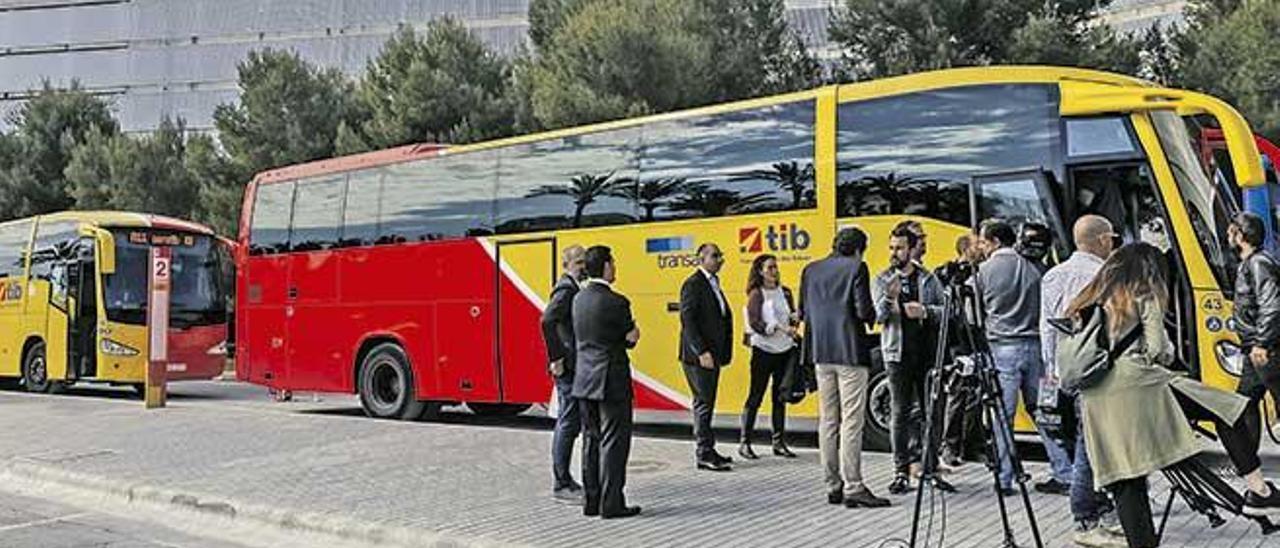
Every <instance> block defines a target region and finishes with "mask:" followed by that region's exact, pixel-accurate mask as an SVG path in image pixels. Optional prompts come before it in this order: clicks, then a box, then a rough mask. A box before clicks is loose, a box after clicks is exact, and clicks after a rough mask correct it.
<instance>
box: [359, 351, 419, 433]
mask: <svg viewBox="0 0 1280 548" xmlns="http://www.w3.org/2000/svg"><path fill="white" fill-rule="evenodd" d="M357 380H358V383H357V391H358V392H359V394H360V404H361V406H362V407H364V412H365V414H366V415H369V416H370V417H374V418H379V419H405V420H413V419H417V418H418V417H420V416H422V414H423V410H424V409H425V408H426V405H427V404H426V402H421V401H418V400H417V395H416V394H414V389H413V370H412V369H411V368H410V367H409V357H408V356H407V355H405V353H404V349H402V348H400V346H399V345H396V344H393V343H383V344H380V345H378V346H376V347H374V348H373V349H372V350H370V351H369V353H368V354H366V355H365V357H364V360H363V361H362V362H361V363H360V375H359V376H358V377H357Z"/></svg>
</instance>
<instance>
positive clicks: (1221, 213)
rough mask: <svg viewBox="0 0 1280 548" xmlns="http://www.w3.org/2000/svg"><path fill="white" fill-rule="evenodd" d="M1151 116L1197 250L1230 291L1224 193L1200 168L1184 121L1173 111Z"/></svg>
mask: <svg viewBox="0 0 1280 548" xmlns="http://www.w3.org/2000/svg"><path fill="white" fill-rule="evenodd" d="M1151 117H1152V120H1153V121H1154V122H1155V127H1156V135H1157V136H1158V137H1159V139H1160V147H1161V148H1163V149H1164V153H1165V156H1166V157H1167V158H1168V160H1169V169H1170V170H1172V171H1173V178H1174V180H1175V181H1177V183H1178V191H1179V193H1180V194H1181V195H1182V198H1183V200H1184V201H1185V202H1186V204H1185V205H1186V208H1187V216H1188V217H1190V218H1191V225H1192V229H1193V230H1194V231H1195V234H1196V239H1197V240H1198V243H1199V244H1200V249H1201V250H1202V251H1203V252H1204V256H1205V260H1206V261H1208V263H1209V268H1210V269H1211V270H1212V271H1213V275H1214V278H1215V279H1217V281H1218V287H1219V288H1220V289H1221V290H1222V291H1223V292H1225V293H1227V294H1230V293H1231V291H1232V289H1234V285H1233V278H1234V276H1233V275H1234V270H1233V268H1232V267H1233V266H1234V264H1235V260H1234V258H1233V257H1231V256H1230V255H1229V253H1228V251H1227V249H1228V246H1227V245H1226V243H1225V239H1226V235H1227V223H1228V222H1230V219H1229V218H1228V217H1229V215H1230V214H1229V213H1228V212H1229V211H1230V210H1229V209H1228V206H1227V203H1226V202H1225V201H1224V198H1223V196H1222V194H1223V193H1222V192H1219V191H1218V187H1215V186H1214V184H1213V183H1212V182H1210V181H1209V177H1208V176H1207V175H1206V174H1205V172H1204V169H1203V168H1202V167H1201V164H1200V159H1199V157H1198V155H1197V154H1196V151H1195V148H1194V147H1193V146H1192V143H1193V139H1192V137H1191V133H1190V132H1189V131H1188V130H1187V126H1186V122H1185V121H1183V119H1182V118H1181V117H1180V116H1178V115H1177V114H1176V113H1174V112H1172V111H1162V112H1154V113H1152V115H1151Z"/></svg>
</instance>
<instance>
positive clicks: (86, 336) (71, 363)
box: [67, 237, 98, 378]
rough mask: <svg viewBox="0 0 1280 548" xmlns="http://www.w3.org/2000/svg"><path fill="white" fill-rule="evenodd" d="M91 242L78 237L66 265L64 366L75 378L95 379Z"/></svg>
mask: <svg viewBox="0 0 1280 548" xmlns="http://www.w3.org/2000/svg"><path fill="white" fill-rule="evenodd" d="M97 274H98V272H97V261H96V260H95V240H94V239H93V238H87V237H86V238H81V239H80V241H79V242H78V243H77V245H76V247H75V251H74V256H73V257H71V258H70V260H69V261H68V264H67V275H68V279H67V292H68V294H69V296H70V298H69V299H68V311H69V313H70V316H71V317H70V323H69V325H68V330H67V366H68V368H69V369H70V370H72V371H74V372H75V376H76V378H92V377H96V376H98V353H97V346H98V342H97V325H98V284H97V279H98V276H97Z"/></svg>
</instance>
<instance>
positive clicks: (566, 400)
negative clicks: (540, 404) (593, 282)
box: [542, 245, 585, 504]
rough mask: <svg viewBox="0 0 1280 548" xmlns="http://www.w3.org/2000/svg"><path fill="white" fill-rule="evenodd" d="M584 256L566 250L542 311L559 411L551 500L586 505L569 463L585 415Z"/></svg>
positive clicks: (578, 249) (579, 250)
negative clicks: (580, 326)
mask: <svg viewBox="0 0 1280 548" xmlns="http://www.w3.org/2000/svg"><path fill="white" fill-rule="evenodd" d="M584 254H585V250H584V249H583V248H582V246H580V245H571V246H569V247H566V248H565V250H564V253H563V255H562V256H563V257H564V262H563V264H564V275H563V276H561V277H560V281H558V282H556V286H555V288H553V289H552V290H551V299H550V300H549V301H548V302H547V307H546V309H544V310H543V311H542V339H543V341H545V342H546V343H547V363H548V364H549V365H548V370H549V372H550V373H551V378H552V379H553V380H554V381H555V383H556V403H557V407H558V408H559V413H558V414H557V415H556V430H555V435H554V436H552V438H551V471H552V474H553V476H554V478H555V483H554V485H553V486H552V491H551V497H552V498H553V499H555V500H556V501H557V502H563V503H566V504H582V486H581V485H578V482H576V481H573V473H572V472H570V471H569V464H570V461H572V460H573V441H574V440H576V439H578V433H579V432H580V431H581V430H582V415H581V414H580V413H579V412H578V402H577V400H575V399H573V371H574V367H573V366H574V363H575V362H576V361H577V360H576V358H577V353H578V347H577V342H576V339H575V338H574V336H573V298H574V297H575V296H576V295H577V294H578V283H579V282H581V281H582V280H583V279H584V278H585V275H584V272H585V271H584V269H583V265H584V264H585V261H584V258H583V255H584Z"/></svg>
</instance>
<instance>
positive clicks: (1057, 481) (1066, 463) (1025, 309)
mask: <svg viewBox="0 0 1280 548" xmlns="http://www.w3.org/2000/svg"><path fill="white" fill-rule="evenodd" d="M1016 241H1017V235H1016V234H1015V233H1014V231H1013V227H1012V226H1010V225H1009V223H1007V222H1005V221H1003V220H1000V219H988V220H986V221H983V223H982V225H981V226H980V227H979V229H978V242H979V245H981V246H982V247H983V248H984V251H986V252H987V253H986V254H987V260H985V261H983V263H982V264H981V265H979V266H978V273H977V274H976V275H975V276H974V280H975V282H976V283H977V288H978V296H979V299H980V301H981V303H982V309H983V311H984V313H985V316H986V321H985V327H986V334H987V343H988V344H989V345H990V347H991V357H992V359H993V360H994V361H995V367H996V370H997V373H998V375H999V379H1000V390H1001V399H1002V403H1003V405H1004V412H1005V417H1006V418H1007V420H1008V421H1009V424H1007V425H1005V426H1007V427H1008V428H1009V430H1010V431H1012V430H1013V420H1014V416H1015V412H1016V411H1017V406H1018V394H1019V393H1021V394H1022V401H1023V402H1024V405H1027V406H1032V405H1035V404H1036V402H1038V401H1039V397H1040V380H1041V378H1042V377H1044V362H1043V361H1042V357H1041V355H1040V270H1039V269H1038V268H1037V267H1036V266H1035V265H1034V264H1032V262H1031V261H1029V260H1027V259H1026V258H1025V257H1023V256H1021V255H1019V254H1018V252H1017V251H1015V250H1014V248H1013V246H1014V243H1016ZM1040 441H1041V443H1042V444H1043V445H1044V448H1045V453H1046V454H1048V456H1049V462H1050V464H1051V465H1052V468H1053V477H1052V478H1050V479H1049V480H1048V481H1044V482H1041V483H1037V484H1036V485H1035V488H1036V490H1037V491H1040V492H1042V493H1053V494H1061V495H1065V494H1067V492H1068V491H1069V490H1070V487H1069V485H1070V484H1069V482H1070V481H1071V459H1069V458H1068V457H1067V453H1066V451H1065V450H1064V449H1063V448H1062V447H1061V446H1060V445H1058V444H1057V443H1055V442H1054V441H1053V440H1051V439H1049V438H1048V437H1047V436H1045V434H1044V432H1043V430H1042V431H1041V432H1040ZM996 442H997V444H996V447H997V449H998V453H999V456H998V458H999V459H1000V491H1001V494H1004V495H1013V493H1014V491H1013V480H1014V477H1013V475H1014V470H1013V461H1012V460H1011V458H1010V448H1009V447H1008V446H1007V445H1008V444H1007V443H1006V442H1005V439H1004V436H997V437H996Z"/></svg>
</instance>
